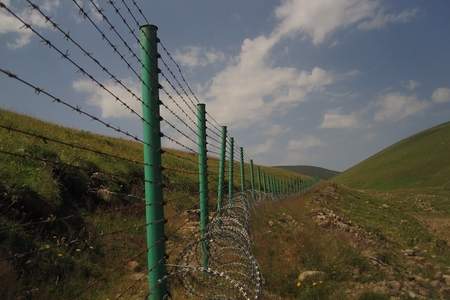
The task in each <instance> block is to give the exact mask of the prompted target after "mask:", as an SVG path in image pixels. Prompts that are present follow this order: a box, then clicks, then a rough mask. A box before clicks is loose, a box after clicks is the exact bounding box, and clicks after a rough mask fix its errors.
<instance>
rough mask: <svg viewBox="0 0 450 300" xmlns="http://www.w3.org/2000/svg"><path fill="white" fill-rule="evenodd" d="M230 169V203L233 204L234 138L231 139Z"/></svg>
mask: <svg viewBox="0 0 450 300" xmlns="http://www.w3.org/2000/svg"><path fill="white" fill-rule="evenodd" d="M229 163H230V167H229V171H228V172H230V173H229V176H228V203H229V204H230V205H231V204H232V203H233V189H234V138H232V137H230V161H229Z"/></svg>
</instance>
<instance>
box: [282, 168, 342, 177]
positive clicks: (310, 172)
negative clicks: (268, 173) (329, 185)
mask: <svg viewBox="0 0 450 300" xmlns="http://www.w3.org/2000/svg"><path fill="white" fill-rule="evenodd" d="M274 168H278V169H283V170H287V171H291V172H295V173H299V174H303V175H307V176H314V175H318V176H319V178H320V179H322V180H328V179H331V178H333V177H335V176H336V175H338V174H339V173H340V172H338V171H333V170H328V169H325V168H321V167H314V166H274Z"/></svg>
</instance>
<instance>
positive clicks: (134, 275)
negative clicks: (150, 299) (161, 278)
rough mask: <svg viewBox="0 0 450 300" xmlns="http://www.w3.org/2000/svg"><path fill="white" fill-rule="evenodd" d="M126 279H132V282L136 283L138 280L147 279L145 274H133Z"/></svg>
mask: <svg viewBox="0 0 450 300" xmlns="http://www.w3.org/2000/svg"><path fill="white" fill-rule="evenodd" d="M128 277H129V278H130V279H133V280H136V281H138V280H144V279H145V278H146V277H147V274H144V273H134V274H131V275H129V276H128Z"/></svg>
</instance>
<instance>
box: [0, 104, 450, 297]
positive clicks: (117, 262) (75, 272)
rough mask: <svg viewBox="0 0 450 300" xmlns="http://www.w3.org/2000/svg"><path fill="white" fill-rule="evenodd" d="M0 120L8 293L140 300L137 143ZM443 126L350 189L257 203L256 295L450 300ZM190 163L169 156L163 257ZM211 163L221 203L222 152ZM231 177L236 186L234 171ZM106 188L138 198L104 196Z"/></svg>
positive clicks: (191, 192) (352, 175) (349, 174)
mask: <svg viewBox="0 0 450 300" xmlns="http://www.w3.org/2000/svg"><path fill="white" fill-rule="evenodd" d="M0 125H1V126H3V127H6V129H5V128H0V299H71V298H73V299H107V298H109V299H116V298H120V296H119V295H120V293H122V292H123V291H124V290H126V289H127V288H130V290H129V293H128V294H127V295H125V297H124V298H125V299H143V298H144V297H145V294H143V292H144V293H145V291H146V283H145V281H146V278H145V274H141V273H135V272H134V271H131V270H129V269H128V268H127V263H128V262H130V261H137V262H138V263H139V264H140V266H142V269H143V270H141V271H140V272H145V271H146V268H147V267H146V264H147V262H146V261H147V258H146V256H145V249H146V247H147V245H146V240H145V236H146V232H145V226H143V225H145V207H144V206H143V205H136V204H139V201H141V200H142V199H141V198H142V197H143V181H142V176H143V172H142V165H141V164H140V163H139V162H140V161H142V145H141V144H140V143H136V142H132V141H128V140H124V139H119V138H112V137H106V136H100V135H95V134H92V133H89V132H85V131H77V130H73V129H70V128H65V127H61V126H56V125H54V124H51V123H48V122H43V121H40V120H36V119H34V118H30V117H27V116H24V115H20V114H17V113H13V112H10V111H5V110H0ZM449 127H450V124H449V123H446V124H442V125H440V126H437V127H434V128H431V129H429V130H427V131H424V132H421V133H419V134H416V135H414V136H412V137H410V138H408V139H405V140H403V141H401V142H399V143H397V144H395V145H393V146H391V147H389V148H387V149H386V150H384V151H382V152H380V153H378V154H377V155H375V156H373V157H371V158H369V159H367V160H366V161H364V162H362V163H361V164H359V165H357V166H355V167H354V168H351V169H349V170H347V171H346V172H344V173H342V174H340V175H338V176H336V177H335V178H333V179H332V181H336V182H339V183H342V185H340V184H336V183H332V182H322V183H320V184H319V185H318V186H317V187H316V188H315V189H313V190H312V191H310V192H308V193H305V194H303V195H301V196H299V197H296V198H291V199H287V200H284V201H280V202H275V201H267V202H265V203H262V204H261V205H259V206H256V207H255V209H254V210H253V211H252V217H251V224H250V227H251V233H252V241H253V247H252V252H253V253H254V255H255V257H256V259H257V261H258V263H259V265H260V266H261V270H262V273H263V276H264V278H265V282H266V283H265V286H264V296H263V297H262V299H273V300H279V299H289V300H291V299H292V300H294V299H297V300H298V299H304V300H306V299H308V300H309V299H320V300H325V299H330V300H331V299H349V300H368V299H378V300H384V299H448V298H449V297H450V288H449V287H448V285H447V283H446V281H445V280H446V279H445V277H444V276H443V275H450V269H449V268H448V262H449V261H450V240H449V237H450V221H449V220H450V201H449V196H448V195H449V186H448V183H447V181H446V180H445V179H446V178H448V175H449V165H450V164H449V161H448V158H447V157H448V156H447V153H448V150H450V149H449V144H450V141H449ZM11 128H14V129H16V130H11ZM18 130H22V131H26V132H28V133H29V134H30V133H32V134H35V136H34V137H32V136H30V135H25V134H23V133H20V132H18ZM43 136H46V137H51V138H53V139H55V140H58V141H60V142H63V143H67V144H68V145H64V144H62V143H57V142H55V141H52V140H49V139H45V138H42V137H43ZM82 147H84V148H89V149H90V150H92V151H87V150H83V149H82ZM99 152H101V153H99ZM111 155H117V156H120V157H121V158H117V157H112V156H111ZM134 161H136V162H134ZM196 161H197V156H196V155H195V154H189V153H186V152H182V151H178V150H171V149H166V153H165V154H164V155H163V165H164V166H165V167H166V170H165V171H164V173H163V180H164V183H165V185H166V188H165V190H164V197H165V199H164V200H166V201H167V205H166V206H165V212H166V218H167V219H168V222H167V224H166V235H167V237H168V242H167V253H168V254H169V263H171V262H173V260H174V259H175V258H176V257H177V253H179V252H180V251H181V250H182V249H183V245H186V244H187V242H188V239H189V238H190V237H191V232H192V231H191V230H192V229H191V227H193V226H194V223H195V222H191V221H190V220H189V218H191V217H192V216H190V215H189V214H188V213H187V211H188V210H191V209H198V175H197V172H198V170H197V164H196ZM412 161H413V162H415V163H411V162H412ZM208 167H209V171H210V172H211V174H212V176H211V177H210V187H209V190H210V200H211V201H210V211H211V212H214V211H215V208H216V205H217V201H216V197H217V170H218V160H217V159H216V158H213V157H211V158H210V159H209V160H208ZM235 170H239V166H238V164H236V165H235ZM180 171H182V172H180ZM261 171H262V172H265V173H267V174H271V175H274V176H277V177H278V178H282V179H292V178H296V177H301V176H300V175H299V174H296V173H292V172H289V171H285V170H281V169H276V168H269V167H264V166H261ZM245 172H246V174H249V166H248V165H246V166H245ZM315 174H317V172H316V173H315ZM233 181H234V183H235V187H236V188H235V190H236V191H239V190H240V189H239V187H240V178H239V174H238V172H237V171H236V172H235V178H234V180H233ZM249 184H250V183H249V178H248V176H247V177H246V185H247V186H249ZM345 185H347V186H348V187H346V186H345ZM99 189H106V190H108V191H110V192H113V193H116V194H122V195H131V196H133V197H131V199H134V200H133V201H136V199H138V202H137V203H133V202H131V204H130V203H128V202H126V201H128V200H127V199H129V197H128V198H125V199H122V200H121V201H125V202H121V201H119V202H118V203H117V202H114V201H112V202H106V201H105V199H100V198H99V196H98V193H97V192H98V190H99ZM356 189H359V190H358V191H357V190H356ZM93 191H94V193H93ZM67 241H70V242H69V243H67ZM308 274H309V275H308ZM132 275H139V278H141V281H140V282H139V281H137V280H136V279H135V278H136V277H135V276H134V277H130V276H132ZM142 275H144V277H142ZM133 278H134V279H133ZM142 278H143V279H142ZM89 284H93V286H92V287H91V288H88V289H86V288H87V287H88V285H89ZM171 289H172V291H173V292H174V295H178V293H179V295H180V296H174V299H185V298H186V295H185V294H183V292H184V290H181V289H179V290H177V289H176V287H175V288H173V287H171ZM77 293H81V295H80V297H73V296H74V295H76V294H77ZM130 294H131V296H129V295H130ZM189 299H198V298H195V297H194V296H192V298H189Z"/></svg>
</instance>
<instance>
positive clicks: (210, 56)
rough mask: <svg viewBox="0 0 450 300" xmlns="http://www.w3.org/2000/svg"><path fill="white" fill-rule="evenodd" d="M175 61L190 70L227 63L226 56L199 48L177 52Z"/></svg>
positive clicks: (189, 47) (192, 47)
mask: <svg viewBox="0 0 450 300" xmlns="http://www.w3.org/2000/svg"><path fill="white" fill-rule="evenodd" d="M173 57H174V59H175V60H176V61H177V62H179V63H180V64H181V65H183V66H187V67H189V68H195V67H199V66H200V67H205V66H207V65H210V64H214V63H217V62H222V61H225V59H226V57H225V54H224V53H223V52H221V51H216V50H214V49H211V50H209V51H206V50H205V49H202V48H200V47H198V46H186V47H184V48H183V50H182V51H180V50H176V51H175V54H174V55H173Z"/></svg>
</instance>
